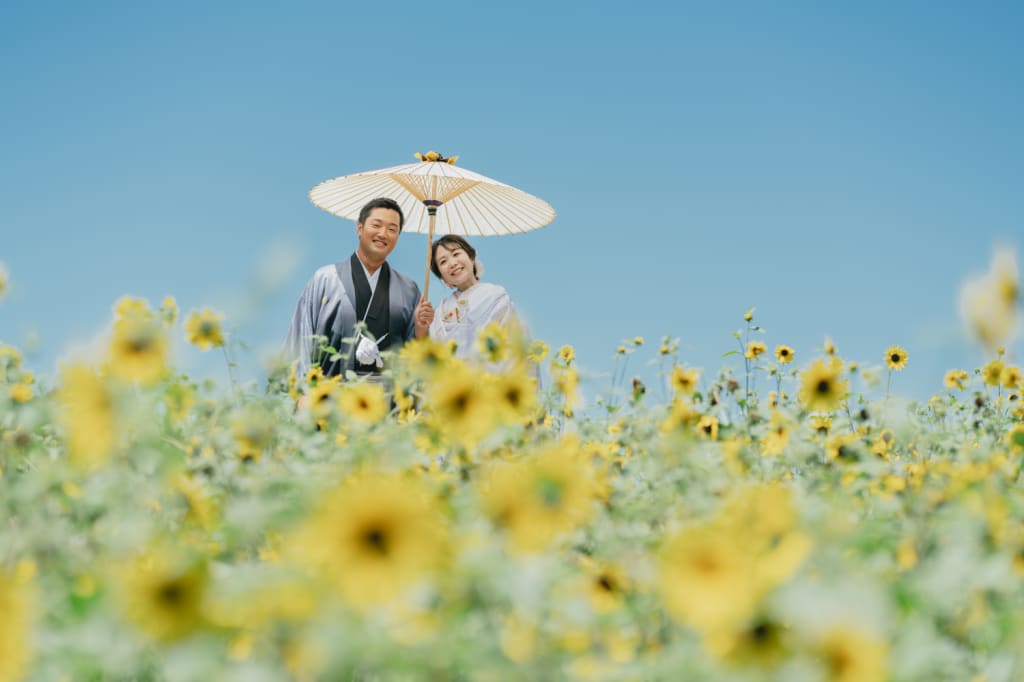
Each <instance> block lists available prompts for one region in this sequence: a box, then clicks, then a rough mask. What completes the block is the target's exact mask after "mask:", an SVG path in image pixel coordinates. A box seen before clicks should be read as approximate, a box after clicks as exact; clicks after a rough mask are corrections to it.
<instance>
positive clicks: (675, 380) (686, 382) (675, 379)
mask: <svg viewBox="0 0 1024 682" xmlns="http://www.w3.org/2000/svg"><path fill="white" fill-rule="evenodd" d="M699 378H700V370H699V369H683V368H682V367H679V366H676V367H673V368H672V374H671V375H669V384H670V385H671V386H672V390H673V391H675V392H676V393H678V394H680V395H690V394H692V393H693V392H694V391H696V390H697V380H698V379H699Z"/></svg>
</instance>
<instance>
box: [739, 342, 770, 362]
mask: <svg viewBox="0 0 1024 682" xmlns="http://www.w3.org/2000/svg"><path fill="white" fill-rule="evenodd" d="M767 350H768V347H767V346H765V345H764V343H762V342H761V341H751V342H750V343H748V344H747V350H746V352H744V353H743V357H745V358H746V359H747V360H756V359H757V358H759V357H760V356H761V355H763V354H764V353H765V351H767Z"/></svg>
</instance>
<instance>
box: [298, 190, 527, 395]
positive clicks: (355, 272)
mask: <svg viewBox="0 0 1024 682" xmlns="http://www.w3.org/2000/svg"><path fill="white" fill-rule="evenodd" d="M404 222H405V216H404V215H403V214H402V209H401V207H400V206H399V205H398V203H397V202H396V201H394V200H393V199H386V198H380V199H374V200H372V201H370V202H369V203H367V204H366V205H365V206H363V208H362V210H361V211H360V212H359V218H358V220H357V222H356V236H357V237H358V240H359V242H358V245H357V246H356V251H355V253H353V254H352V256H351V257H350V258H349V259H348V260H345V261H342V262H340V263H336V264H334V265H325V266H324V267H322V268H320V269H319V270H317V271H316V272H315V273H313V277H312V278H311V279H310V280H309V283H308V284H306V289H305V290H304V291H303V292H302V296H301V297H300V298H299V302H298V305H296V307H295V314H294V315H292V321H291V325H290V326H289V328H288V336H287V337H286V338H285V344H284V353H285V356H286V358H287V359H288V360H289V361H290V362H295V361H297V363H298V364H297V368H296V369H297V371H299V372H301V373H302V374H305V373H306V372H308V371H309V369H310V367H312V366H313V365H315V364H316V365H319V366H320V368H321V369H322V370H323V373H324V376H334V375H338V374H341V375H344V374H345V372H346V370H353V371H354V372H355V373H356V374H360V375H373V374H379V373H380V371H381V369H382V368H383V360H382V359H381V356H380V353H381V352H382V351H384V350H397V349H398V348H400V347H401V346H402V345H403V344H404V343H405V342H406V341H411V340H412V339H414V338H416V339H420V338H423V337H424V336H427V335H429V336H430V337H431V338H435V339H439V340H447V339H453V340H454V341H455V343H456V344H457V349H456V355H457V356H460V357H470V356H471V355H472V353H473V347H474V344H473V342H474V340H475V339H476V335H477V333H478V332H479V331H480V329H482V328H483V327H484V326H486V325H487V324H488V323H490V322H495V321H496V322H500V323H505V322H506V321H508V320H509V318H510V317H511V316H512V315H514V312H513V306H512V301H511V300H510V299H509V296H508V292H506V291H505V289H504V287H500V286H498V285H496V284H490V283H487V282H480V281H479V276H480V269H479V265H478V263H477V261H476V250H475V249H474V248H473V247H472V246H470V245H469V242H467V241H466V240H465V239H463V238H462V237H459V236H456V235H446V236H443V237H441V238H440V239H438V240H437V241H435V242H434V244H433V245H432V247H431V260H430V269H431V271H433V273H434V274H435V275H436V276H437V277H439V278H440V279H441V280H442V281H443V282H444V283H445V284H447V285H448V286H449V287H452V288H453V289H454V291H453V293H452V295H451V296H449V297H448V298H446V299H445V300H443V301H442V302H441V305H440V307H439V309H438V311H436V312H435V310H434V307H433V306H432V305H431V304H430V301H428V300H427V299H426V297H421V296H420V288H419V286H417V285H416V282H414V281H413V280H411V279H409V278H408V277H406V276H405V275H402V274H401V273H399V272H397V271H395V270H392V269H391V268H390V267H389V266H388V263H387V257H388V256H389V255H390V254H391V252H392V251H393V250H394V248H395V245H396V244H397V243H398V237H399V235H401V232H402V227H403V224H404ZM359 322H364V323H365V324H366V330H367V333H366V334H361V335H360V336H359V337H358V338H357V339H356V340H355V341H344V339H352V338H353V337H355V336H356V325H357V324H358V323H359ZM323 338H326V339H327V345H328V346H330V347H332V348H334V349H337V351H338V353H337V355H338V358H337V359H335V360H331V356H332V355H333V353H331V352H330V351H324V350H323V345H322V344H321V340H322V339H323Z"/></svg>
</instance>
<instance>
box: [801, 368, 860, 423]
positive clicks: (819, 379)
mask: <svg viewBox="0 0 1024 682" xmlns="http://www.w3.org/2000/svg"><path fill="white" fill-rule="evenodd" d="M839 371H840V369H839V368H838V367H837V363H835V362H828V363H826V362H825V361H823V360H815V361H814V363H813V364H811V366H810V367H809V368H808V369H805V370H804V371H803V372H802V373H801V375H800V401H801V402H802V403H803V405H804V407H806V408H807V409H808V410H818V411H822V412H830V411H833V410H836V409H838V408H839V406H840V405H841V404H842V402H843V401H844V400H845V399H846V393H847V390H848V386H849V384H848V383H847V382H846V380H844V379H841V378H840V376H839Z"/></svg>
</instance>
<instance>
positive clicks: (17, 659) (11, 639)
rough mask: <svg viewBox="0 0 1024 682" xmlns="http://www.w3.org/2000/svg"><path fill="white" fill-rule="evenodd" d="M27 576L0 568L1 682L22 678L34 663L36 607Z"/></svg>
mask: <svg viewBox="0 0 1024 682" xmlns="http://www.w3.org/2000/svg"><path fill="white" fill-rule="evenodd" d="M27 583H28V579H27V577H25V576H19V575H18V573H17V572H15V574H14V575H10V574H8V573H7V572H5V570H4V568H3V567H2V566H0V682H14V681H15V680H20V679H22V676H23V675H24V673H25V671H26V668H27V666H28V663H29V661H30V660H31V649H30V642H31V636H30V632H31V629H30V628H31V620H30V616H31V615H32V613H33V611H34V608H33V604H32V599H31V598H30V592H31V590H30V587H29V585H28V584H27Z"/></svg>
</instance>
